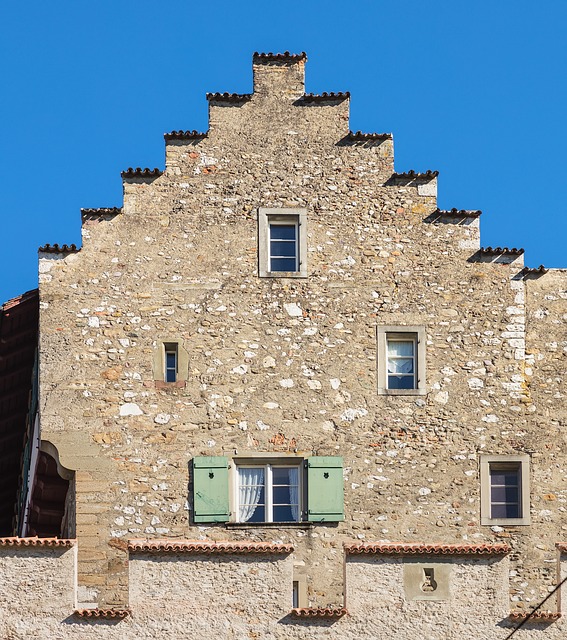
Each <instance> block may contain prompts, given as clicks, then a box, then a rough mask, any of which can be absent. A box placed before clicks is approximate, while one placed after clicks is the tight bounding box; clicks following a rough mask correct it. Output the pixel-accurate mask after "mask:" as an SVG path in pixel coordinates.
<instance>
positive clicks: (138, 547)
mask: <svg viewBox="0 0 567 640" xmlns="http://www.w3.org/2000/svg"><path fill="white" fill-rule="evenodd" d="M128 550H129V551H146V552H150V553H152V552H153V553H164V552H169V553H198V554H202V553H205V554H211V553H238V554H241V553H291V552H292V551H293V545H291V544H276V543H271V542H228V541H227V542H205V541H201V540H180V541H177V542H175V541H172V540H129V541H128Z"/></svg>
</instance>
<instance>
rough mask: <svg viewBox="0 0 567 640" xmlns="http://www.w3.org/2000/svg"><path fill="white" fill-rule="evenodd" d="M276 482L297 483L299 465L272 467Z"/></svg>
mask: <svg viewBox="0 0 567 640" xmlns="http://www.w3.org/2000/svg"><path fill="white" fill-rule="evenodd" d="M272 479H273V482H274V484H297V479H298V474H297V467H272Z"/></svg>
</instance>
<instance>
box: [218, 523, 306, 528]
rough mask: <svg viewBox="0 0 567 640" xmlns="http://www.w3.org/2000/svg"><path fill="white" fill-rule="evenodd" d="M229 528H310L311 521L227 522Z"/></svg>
mask: <svg viewBox="0 0 567 640" xmlns="http://www.w3.org/2000/svg"><path fill="white" fill-rule="evenodd" d="M225 524H226V526H227V527H228V528H229V529H261V528H266V529H311V528H312V527H313V525H314V523H313V522H227V523H225Z"/></svg>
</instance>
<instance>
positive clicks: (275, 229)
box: [258, 208, 307, 278]
mask: <svg viewBox="0 0 567 640" xmlns="http://www.w3.org/2000/svg"><path fill="white" fill-rule="evenodd" d="M258 273H259V274H260V277H285V278H297V277H306V276H307V211H306V210H305V209H263V208H262V209H259V210H258Z"/></svg>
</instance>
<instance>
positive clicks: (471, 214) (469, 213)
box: [433, 207, 482, 218]
mask: <svg viewBox="0 0 567 640" xmlns="http://www.w3.org/2000/svg"><path fill="white" fill-rule="evenodd" d="M433 213H434V214H438V215H440V216H456V217H459V218H478V217H479V216H480V215H482V211H473V210H469V209H456V208H454V207H453V209H435V211H434V212H433Z"/></svg>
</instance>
